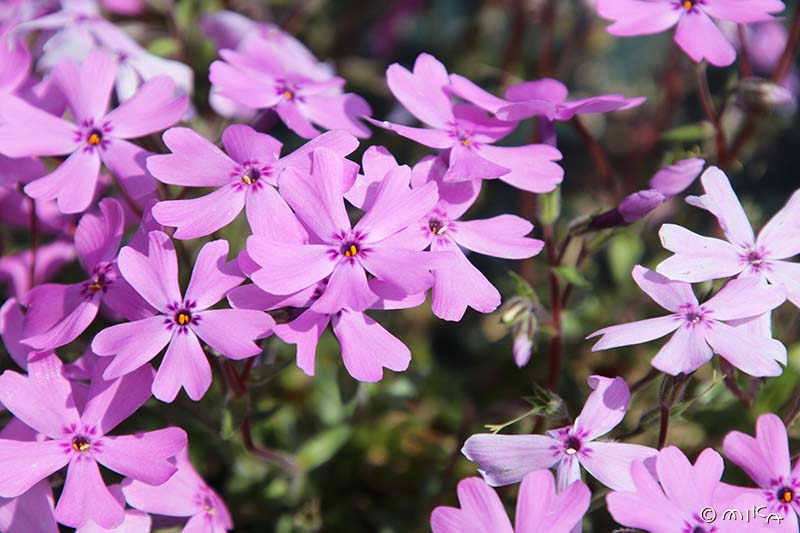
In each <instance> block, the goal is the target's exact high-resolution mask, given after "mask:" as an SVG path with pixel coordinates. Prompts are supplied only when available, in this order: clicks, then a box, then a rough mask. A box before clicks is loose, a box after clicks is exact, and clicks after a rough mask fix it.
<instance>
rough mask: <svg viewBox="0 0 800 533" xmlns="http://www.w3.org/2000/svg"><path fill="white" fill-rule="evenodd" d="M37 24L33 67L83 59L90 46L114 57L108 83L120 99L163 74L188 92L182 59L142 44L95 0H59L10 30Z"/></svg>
mask: <svg viewBox="0 0 800 533" xmlns="http://www.w3.org/2000/svg"><path fill="white" fill-rule="evenodd" d="M137 2H138V0H106V2H104V3H109V4H110V3H113V4H115V5H117V6H119V7H125V4H127V5H128V7H132V6H133V4H135V3H137ZM36 30H40V31H41V32H43V33H45V35H46V38H44V39H42V45H41V48H42V50H41V56H40V57H39V59H38V61H37V67H38V69H39V70H43V71H50V70H51V69H53V68H54V67H56V66H57V65H58V64H59V63H60V62H61V61H63V60H64V59H65V58H71V59H72V60H74V61H78V62H80V61H83V60H84V59H85V58H86V57H87V56H88V55H89V54H90V53H91V52H92V51H95V50H97V51H101V52H104V53H106V54H108V55H110V56H112V57H114V59H115V61H116V63H117V67H118V68H117V70H116V72H115V74H114V86H115V89H116V95H117V98H119V100H120V101H121V102H123V101H125V100H127V99H128V98H130V97H131V96H133V95H134V94H135V93H136V90H137V89H138V88H139V86H141V85H142V83H144V82H146V81H147V80H149V79H151V78H153V77H156V76H160V75H164V76H168V77H169V78H170V79H172V81H173V82H174V84H175V88H176V92H178V93H180V94H182V95H191V94H192V88H193V86H194V73H193V72H192V69H191V68H190V67H189V66H188V65H185V64H183V63H180V62H178V61H174V60H171V59H166V58H163V57H159V56H157V55H154V54H151V53H150V52H148V51H147V50H145V49H144V48H142V47H141V46H140V45H139V44H138V43H137V42H136V41H135V40H133V39H132V38H131V37H129V36H128V35H127V34H126V33H125V32H124V31H123V30H122V29H121V28H119V27H118V26H116V25H115V24H113V23H111V22H109V21H107V20H105V19H104V18H103V17H102V16H101V14H100V9H99V6H98V3H97V2H94V1H75V0H72V1H69V2H62V5H61V9H60V10H58V11H54V12H52V13H48V14H45V15H43V16H40V17H36V18H33V19H31V20H28V21H26V22H23V23H21V24H19V25H18V26H17V27H16V28H15V29H14V32H15V33H16V34H23V35H24V34H25V33H29V32H32V31H36Z"/></svg>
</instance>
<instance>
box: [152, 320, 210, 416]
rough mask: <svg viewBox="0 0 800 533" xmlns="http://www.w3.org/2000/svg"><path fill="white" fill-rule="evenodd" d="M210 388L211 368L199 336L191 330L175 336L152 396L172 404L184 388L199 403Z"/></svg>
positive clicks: (154, 385) (154, 384)
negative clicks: (198, 338)
mask: <svg viewBox="0 0 800 533" xmlns="http://www.w3.org/2000/svg"><path fill="white" fill-rule="evenodd" d="M210 386H211V367H210V366H209V364H208V359H207V358H206V354H205V352H203V348H202V347H201V346H200V342H199V341H198V340H197V337H196V336H195V334H194V333H193V332H192V331H191V330H190V329H189V328H186V329H185V330H183V331H181V332H178V333H176V334H175V335H174V336H173V337H172V341H171V342H170V344H169V347H168V348H167V353H166V354H164V359H163V360H162V361H161V366H160V367H159V369H158V372H157V373H156V379H155V381H154V382H153V396H155V397H156V398H158V399H159V400H161V401H162V402H167V403H170V402H172V401H173V400H175V397H176V396H177V395H178V392H179V391H180V389H181V387H183V388H184V389H186V394H187V395H188V396H189V398H191V399H192V400H194V401H197V400H199V399H200V398H202V397H203V395H204V394H205V393H206V391H207V390H208V388H209V387H210Z"/></svg>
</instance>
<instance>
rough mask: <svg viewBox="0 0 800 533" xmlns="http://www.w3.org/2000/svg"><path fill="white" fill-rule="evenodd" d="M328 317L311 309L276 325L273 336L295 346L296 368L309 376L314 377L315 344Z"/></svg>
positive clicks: (325, 325) (326, 323) (323, 329)
mask: <svg viewBox="0 0 800 533" xmlns="http://www.w3.org/2000/svg"><path fill="white" fill-rule="evenodd" d="M328 320H329V317H328V315H325V314H321V313H316V312H314V311H312V310H311V309H308V310H306V311H304V312H303V313H302V314H301V315H300V316H298V317H297V318H295V319H294V320H292V321H291V322H288V323H285V324H277V325H276V326H275V328H274V332H275V336H276V337H278V338H279V339H281V340H282V341H283V342H285V343H287V344H295V345H297V366H298V367H299V368H300V370H302V371H303V372H305V373H306V374H307V375H309V376H313V375H314V361H315V359H316V353H317V343H318V342H319V338H320V337H321V336H322V332H323V331H325V328H326V327H327V325H328Z"/></svg>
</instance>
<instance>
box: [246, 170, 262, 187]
mask: <svg viewBox="0 0 800 533" xmlns="http://www.w3.org/2000/svg"><path fill="white" fill-rule="evenodd" d="M260 177H261V172H259V170H258V169H257V168H253V167H247V168H246V169H244V172H243V173H242V181H243V182H244V183H246V184H247V185H252V184H254V183H255V182H257V181H258V179H259V178H260Z"/></svg>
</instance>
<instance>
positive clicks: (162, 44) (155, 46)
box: [147, 37, 178, 57]
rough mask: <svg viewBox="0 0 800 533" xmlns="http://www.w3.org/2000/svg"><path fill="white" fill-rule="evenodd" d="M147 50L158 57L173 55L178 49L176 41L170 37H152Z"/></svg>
mask: <svg viewBox="0 0 800 533" xmlns="http://www.w3.org/2000/svg"><path fill="white" fill-rule="evenodd" d="M147 51H148V52H150V53H151V54H153V55H157V56H159V57H173V56H174V55H175V53H176V52H177V51H178V42H177V41H176V40H175V39H173V38H172V37H161V38H158V39H153V40H152V41H150V44H149V45H148V46H147Z"/></svg>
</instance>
